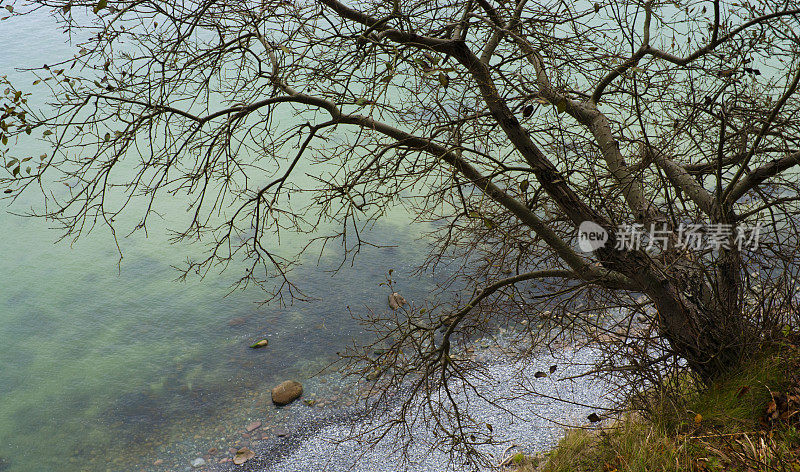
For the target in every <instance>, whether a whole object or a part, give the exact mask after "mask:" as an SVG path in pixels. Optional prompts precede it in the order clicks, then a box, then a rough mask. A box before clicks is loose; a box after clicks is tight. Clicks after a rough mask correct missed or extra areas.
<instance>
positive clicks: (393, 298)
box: [389, 292, 408, 310]
mask: <svg viewBox="0 0 800 472" xmlns="http://www.w3.org/2000/svg"><path fill="white" fill-rule="evenodd" d="M406 303H408V302H407V301H406V299H405V298H403V296H402V295H400V294H399V293H397V292H393V293H392V294H391V295H389V308H391V309H392V310H397V309H398V308H401V307H402V306H403V305H405V304H406Z"/></svg>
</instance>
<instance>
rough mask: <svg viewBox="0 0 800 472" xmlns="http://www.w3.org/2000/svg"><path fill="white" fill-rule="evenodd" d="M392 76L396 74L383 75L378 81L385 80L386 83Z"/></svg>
mask: <svg viewBox="0 0 800 472" xmlns="http://www.w3.org/2000/svg"><path fill="white" fill-rule="evenodd" d="M392 78H394V75H392V74H389V75H385V76H383V77H381V78H380V80H378V82H384V83H387V82H391V81H392Z"/></svg>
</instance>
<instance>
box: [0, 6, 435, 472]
mask: <svg viewBox="0 0 800 472" xmlns="http://www.w3.org/2000/svg"><path fill="white" fill-rule="evenodd" d="M64 41H65V38H64V36H62V35H61V34H60V32H59V31H58V30H57V29H56V28H55V27H54V23H53V21H52V20H51V19H49V18H48V17H46V16H44V15H38V16H32V17H27V18H18V19H11V20H7V21H5V22H0V68H2V70H0V74H7V75H9V76H12V77H20V74H19V73H16V72H14V70H13V69H14V68H15V67H21V66H38V65H41V64H43V63H47V62H48V61H50V62H52V60H53V58H54V57H58V56H59V55H61V56H63V55H64V54H69V46H68V45H66V44H65V43H64ZM25 80H26V81H28V82H29V81H30V80H32V79H29V78H28V79H25ZM27 198H28V199H27V200H26V199H23V200H21V201H18V202H17V203H15V204H14V205H13V206H12V207H8V206H7V201H0V209H1V210H0V470H2V471H3V472H11V471H13V472H27V471H37V472H45V471H68V472H69V471H73V470H74V471H77V470H89V471H95V470H98V471H99V470H103V471H104V470H142V469H143V468H145V467H149V466H151V465H152V464H153V462H154V461H155V460H157V459H162V460H164V464H163V465H162V466H160V467H161V469H168V468H171V467H176V466H178V467H179V468H178V470H183V469H184V468H185V467H186V465H188V460H189V459H191V458H192V457H197V455H198V454H201V453H202V452H203V451H206V450H207V449H208V448H211V447H217V448H220V449H221V450H226V449H227V448H228V447H229V446H230V445H231V444H232V443H234V442H235V440H240V439H241V438H240V437H239V436H237V437H236V438H233V437H232V436H233V435H238V434H239V433H240V431H241V429H242V426H243V425H244V424H246V422H247V421H250V420H252V419H260V420H264V421H265V423H274V424H280V423H281V422H282V421H286V416H287V415H291V410H289V411H282V412H281V411H275V409H274V408H273V407H272V406H271V404H270V402H269V393H268V391H269V388H270V387H271V386H273V385H274V384H275V383H276V382H278V381H281V380H284V379H286V378H296V379H300V380H304V381H305V380H306V379H309V378H310V377H312V376H313V374H315V373H317V372H318V371H319V370H320V369H321V368H322V367H324V366H325V365H327V364H328V363H329V362H331V361H332V360H333V359H334V358H335V352H336V351H338V350H341V349H342V348H343V347H344V345H345V344H347V343H349V341H350V340H352V339H354V338H355V339H361V338H363V336H364V334H363V333H362V332H361V331H360V329H359V327H358V326H357V324H356V323H355V322H354V321H352V320H351V318H350V314H349V313H348V311H347V307H348V306H350V307H352V308H354V309H355V310H358V309H360V308H361V307H363V306H364V305H365V304H369V305H372V306H376V307H378V308H383V307H384V306H385V303H386V289H385V288H383V287H379V283H380V282H382V281H383V280H384V279H385V274H386V272H387V271H388V269H390V268H393V269H395V271H396V273H395V275H396V276H399V277H400V280H401V287H404V288H405V290H406V292H405V294H406V297H407V298H410V299H414V298H416V299H421V298H422V297H423V296H424V293H425V289H426V288H427V287H428V286H429V281H426V280H420V279H413V280H412V279H405V280H404V279H403V275H404V274H407V273H408V272H410V270H407V269H410V268H411V267H413V266H415V265H416V264H417V263H419V262H421V260H422V256H423V252H424V251H423V250H422V248H421V247H420V244H419V243H417V242H415V235H414V234H415V233H414V232H413V231H409V229H408V226H407V224H408V222H407V221H405V218H404V217H403V215H402V214H400V215H399V216H396V217H394V218H393V219H392V220H391V221H389V222H388V223H386V224H385V225H383V226H381V227H378V228H376V229H375V230H373V231H372V237H373V239H374V240H378V241H380V242H382V243H384V244H386V245H394V246H396V247H395V248H383V249H377V248H372V249H366V250H365V251H364V252H363V253H362V254H361V256H360V257H359V258H358V259H357V262H356V266H355V267H352V268H351V267H348V266H345V268H344V269H343V270H342V271H341V272H340V273H339V274H338V275H336V276H335V277H331V274H330V273H329V272H327V270H328V269H331V268H333V267H336V266H337V265H338V264H339V262H340V258H339V257H338V254H337V253H336V251H335V250H334V251H331V252H330V253H327V254H326V255H325V257H323V258H322V260H321V262H320V263H319V265H317V264H316V261H315V260H313V261H309V263H307V264H305V265H304V266H303V267H302V268H301V269H300V270H298V271H296V272H295V273H294V274H293V277H294V280H295V281H296V282H298V283H299V285H300V287H301V288H302V289H304V290H306V291H307V292H308V293H309V294H311V295H313V296H315V297H317V298H318V299H319V300H318V301H314V302H309V303H299V304H294V305H291V306H287V307H280V306H277V305H268V306H264V307H259V306H258V305H257V304H256V303H255V302H257V301H259V300H260V299H261V297H262V296H263V295H262V293H260V292H259V291H258V290H248V291H238V292H234V293H232V294H230V295H228V296H225V295H226V294H228V292H229V288H230V283H231V282H233V281H234V280H235V278H236V277H237V275H238V274H237V273H236V267H234V268H233V269H232V272H230V273H223V274H214V273H212V274H210V275H209V276H207V277H206V278H205V279H203V280H197V279H190V280H189V281H187V282H175V280H174V279H175V277H176V276H177V275H178V274H177V272H176V271H175V270H174V269H172V268H171V266H172V265H179V264H180V263H181V262H182V261H183V260H185V257H186V256H187V255H189V254H192V253H194V254H197V253H198V251H200V250H201V249H202V248H200V247H197V246H195V247H190V246H177V247H176V246H170V245H169V244H168V243H167V234H166V228H167V225H166V224H164V223H163V222H159V221H154V225H153V226H152V227H151V228H150V232H149V236H148V237H145V235H144V234H136V235H134V236H132V237H130V238H127V239H125V240H123V241H122V249H123V253H124V259H123V260H122V262H121V264H120V265H119V266H118V265H117V264H118V255H117V252H116V249H115V247H114V244H113V241H112V240H111V238H110V236H109V235H108V234H107V232H104V231H98V232H96V233H93V234H91V235H89V236H88V237H85V238H83V239H81V240H79V241H78V242H77V243H75V244H72V245H70V244H69V243H68V242H59V243H56V242H55V241H56V239H57V237H58V236H59V234H58V233H57V232H55V231H53V230H51V229H49V228H48V224H47V222H45V221H42V220H37V219H29V218H20V217H16V216H12V215H10V214H8V213H7V211H8V210H15V211H24V210H25V209H26V208H29V207H30V206H31V205H33V204H35V203H36V200H35V198H34V196H33V195H31V196H30V197H27ZM401 225H402V230H400V228H401ZM296 244H299V242H298V241H292V240H290V239H289V240H287V239H284V241H283V247H284V249H286V250H287V251H291V250H292V247H293V246H295V245H296ZM232 320H233V321H232ZM231 325H233V326H231ZM261 338H268V339H269V340H270V346H269V348H268V349H263V350H257V351H256V350H250V349H248V348H247V346H248V345H249V344H251V343H252V342H254V341H256V340H258V339H261ZM310 382H312V384H313V382H314V380H313V379H312V380H310ZM320 385H321V384H320Z"/></svg>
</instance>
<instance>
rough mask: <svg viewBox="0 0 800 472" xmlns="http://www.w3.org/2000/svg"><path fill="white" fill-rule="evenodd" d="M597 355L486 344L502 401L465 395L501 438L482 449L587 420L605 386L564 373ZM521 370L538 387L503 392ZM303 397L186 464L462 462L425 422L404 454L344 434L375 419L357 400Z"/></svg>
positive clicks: (537, 447)
mask: <svg viewBox="0 0 800 472" xmlns="http://www.w3.org/2000/svg"><path fill="white" fill-rule="evenodd" d="M594 355H595V353H594V352H592V351H591V350H586V349H584V350H582V351H578V352H575V351H573V350H571V349H564V350H562V351H561V352H559V353H556V354H553V353H546V354H545V353H543V354H541V355H538V356H536V357H535V358H534V359H533V360H529V361H526V362H524V363H523V362H502V361H497V360H495V359H493V357H494V356H493V353H492V351H491V350H485V351H484V352H481V353H479V354H478V356H479V359H482V360H484V361H485V362H486V364H487V368H488V370H489V372H490V373H491V374H492V377H493V380H492V381H491V382H489V383H487V384H486V385H485V390H486V392H490V398H491V397H494V398H495V399H501V400H499V401H500V402H501V404H502V406H503V407H504V408H503V409H499V408H497V407H495V406H492V405H491V404H490V402H488V401H479V400H477V399H474V398H473V399H470V400H471V408H470V411H471V413H472V414H473V415H474V416H475V417H476V418H479V419H480V420H481V421H484V422H486V423H488V424H491V425H492V428H493V431H494V433H493V434H494V435H495V438H497V439H500V440H501V441H502V444H499V445H496V446H492V447H488V448H487V449H485V450H484V451H483V452H485V453H487V454H490V455H491V456H492V457H493V459H492V460H493V461H496V462H497V463H499V462H501V461H502V459H503V457H502V456H503V454H504V452H505V451H506V448H507V447H508V446H510V445H512V444H513V445H516V446H517V447H516V448H515V450H521V451H524V452H525V453H528V454H530V453H534V452H538V451H545V450H548V449H549V448H551V447H552V446H553V445H554V444H555V443H556V442H557V441H558V439H559V438H560V437H561V436H562V434H563V431H564V429H565V425H584V424H588V420H587V416H588V415H590V414H591V413H593V412H596V411H598V410H596V409H595V408H593V407H592V406H589V405H593V406H597V405H602V404H603V403H607V402H608V401H609V399H608V398H607V397H606V395H607V391H608V389H607V388H606V386H605V385H602V384H599V383H594V382H592V380H591V379H588V378H580V377H579V378H575V379H568V378H569V377H572V376H574V375H576V374H578V373H580V372H583V371H586V370H588V367H589V366H591V365H592V364H593V362H594ZM550 366H556V367H555V369H556V370H555V373H553V374H552V375H549V370H550ZM522 371H524V372H526V374H527V375H526V377H527V378H528V379H531V380H532V381H533V380H535V384H534V385H533V386H534V388H535V389H536V390H537V392H538V393H540V394H541V395H539V396H537V397H535V398H532V397H528V398H517V399H507V398H508V397H513V396H514V395H513V394H514V393H515V392H516V391H518V389H519V387H520V385H519V379H521V378H523V377H522V376H521V375H520V372H522ZM539 371H544V372H548V376H547V377H543V378H535V377H534V373H535V372H539ZM307 390H308V389H307ZM304 399H305V400H308V398H307V397H306V394H304V396H303V398H301V399H300V400H297V401H295V402H293V403H292V404H290V405H289V406H287V407H284V408H287V409H292V410H294V411H292V414H291V415H290V416H291V417H293V418H294V420H293V421H292V422H290V423H288V424H286V425H285V426H280V427H277V428H275V427H267V426H265V425H262V424H260V423H259V422H253V423H251V424H248V425H244V426H243V428H242V429H243V431H242V435H243V438H244V440H243V441H239V443H238V444H234V445H232V447H231V448H230V449H229V450H227V451H211V452H213V453H214V454H206V455H204V457H202V458H201V457H198V458H196V459H195V460H194V463H193V464H192V463H188V464H186V466H185V467H186V469H188V470H198V471H202V470H214V471H218V470H219V471H232V470H236V471H246V472H294V471H297V472H301V471H302V472H314V471H331V472H336V471H343V472H344V471H355V472H367V471H369V472H382V471H386V472H390V471H391V472H397V471H415V472H427V471H436V472H444V471H451V470H452V471H455V470H462V468H460V467H459V465H458V464H451V463H450V458H449V456H448V455H446V454H445V453H443V452H439V451H436V450H433V451H431V450H430V447H429V446H427V445H426V444H427V443H429V442H430V441H432V440H434V439H435V437H434V433H433V432H432V431H431V430H429V429H427V428H425V427H417V428H414V430H413V434H414V437H415V443H414V445H413V446H412V447H411V448H410V449H409V450H408V455H407V457H406V458H405V460H404V458H403V457H402V455H401V454H400V453H398V452H397V447H396V446H397V443H396V442H395V441H392V440H387V441H384V442H382V443H379V444H378V445H377V446H371V447H366V446H363V445H362V444H360V443H359V442H358V441H357V440H354V439H349V438H351V437H352V436H354V433H359V432H363V431H365V430H366V429H367V428H369V427H370V425H371V424H372V421H373V420H374V418H373V417H371V415H370V413H369V412H366V411H364V410H363V409H360V408H359V407H358V404H355V403H353V402H352V401H342V400H341V399H337V400H336V401H327V402H326V400H324V399H323V400H322V401H321V402H318V403H315V404H314V405H313V406H309V405H308V403H309V402H308V401H306V402H305V403H304V401H303V400H304ZM556 399H563V400H566V402H565V401H559V400H556ZM464 400H466V398H465V399H464ZM320 403H321V405H320ZM326 403H327V404H326ZM387 408H388V411H381V412H379V415H381V416H380V417H381V418H384V417H385V415H387V414H392V413H397V411H396V407H392V406H391V405H390V406H388V407H387ZM248 430H249V431H248ZM243 444H246V447H247V449H248V450H252V451H253V453H254V456H253V457H252V458H248V460H247V461H246V462H244V463H243V464H241V465H234V464H233V462H232V459H233V458H234V457H235V452H236V451H237V449H238V448H240V447H243V446H242V445H243ZM248 456H249V453H248Z"/></svg>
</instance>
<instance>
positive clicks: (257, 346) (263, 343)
mask: <svg viewBox="0 0 800 472" xmlns="http://www.w3.org/2000/svg"><path fill="white" fill-rule="evenodd" d="M268 344H269V341H267V340H266V339H262V340H261V341H259V342H257V343H255V344H253V345H251V346H250V347H251V348H252V349H258V348H260V347H267V345H268Z"/></svg>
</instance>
